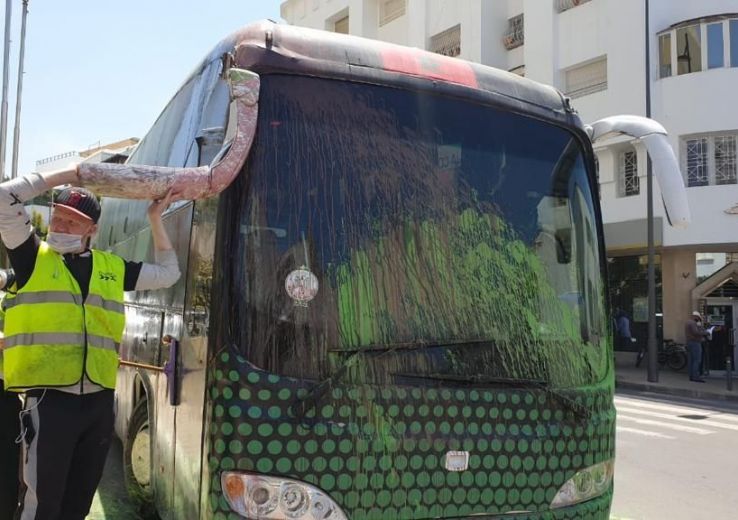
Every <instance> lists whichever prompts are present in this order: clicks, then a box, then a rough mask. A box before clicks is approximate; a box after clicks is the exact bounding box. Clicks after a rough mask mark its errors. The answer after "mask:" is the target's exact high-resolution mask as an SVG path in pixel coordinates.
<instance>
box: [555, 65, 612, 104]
mask: <svg viewBox="0 0 738 520" xmlns="http://www.w3.org/2000/svg"><path fill="white" fill-rule="evenodd" d="M565 81H566V95H567V96H570V97H573V98H576V97H581V96H586V95H587V94H592V93H594V92H599V91H600V90H605V89H607V56H605V57H604V58H600V59H598V60H597V61H594V62H591V63H587V64H586V65H579V66H577V67H574V68H572V69H569V70H567V71H566V79H565Z"/></svg>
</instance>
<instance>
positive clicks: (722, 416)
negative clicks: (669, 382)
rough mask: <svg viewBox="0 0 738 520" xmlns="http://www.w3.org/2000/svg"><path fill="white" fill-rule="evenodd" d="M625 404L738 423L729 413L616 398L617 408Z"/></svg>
mask: <svg viewBox="0 0 738 520" xmlns="http://www.w3.org/2000/svg"><path fill="white" fill-rule="evenodd" d="M619 402H620V403H622V404H625V405H626V406H636V407H638V408H648V409H652V410H663V411H667V412H675V413H680V414H685V415H686V414H690V415H704V416H706V417H710V418H719V419H721V420H723V421H730V422H738V415H735V414H730V413H728V412H717V411H714V410H705V409H700V408H688V407H686V406H675V405H668V404H655V403H650V402H644V401H636V400H633V399H623V398H619V397H616V398H615V406H616V407H617V406H618V403H619Z"/></svg>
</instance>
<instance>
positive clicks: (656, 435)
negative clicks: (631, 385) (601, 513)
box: [612, 393, 738, 520]
mask: <svg viewBox="0 0 738 520" xmlns="http://www.w3.org/2000/svg"><path fill="white" fill-rule="evenodd" d="M615 406H616V408H617V410H618V421H617V455H616V466H615V498H614V503H613V506H612V516H613V517H614V518H619V519H629V520H630V519H633V520H635V519H648V520H659V519H669V520H680V519H685V520H686V519H690V520H694V519H702V518H716V519H717V518H735V517H736V511H738V492H736V482H735V461H736V453H738V435H736V432H738V406H735V405H733V406H732V407H731V406H726V404H725V403H724V402H720V401H712V402H709V401H699V402H698V401H688V400H677V399H675V398H673V397H663V396H662V397H653V394H650V396H649V397H646V396H644V395H638V394H624V393H618V394H617V395H616V397H615Z"/></svg>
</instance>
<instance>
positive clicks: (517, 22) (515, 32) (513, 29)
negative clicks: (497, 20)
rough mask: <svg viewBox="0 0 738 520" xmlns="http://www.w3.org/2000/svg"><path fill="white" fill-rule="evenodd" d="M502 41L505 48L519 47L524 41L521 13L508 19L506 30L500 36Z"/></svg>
mask: <svg viewBox="0 0 738 520" xmlns="http://www.w3.org/2000/svg"><path fill="white" fill-rule="evenodd" d="M502 43H503V45H505V48H506V49H507V50H510V49H514V48H515V47H520V46H521V45H523V44H524V43H525V35H524V31H523V15H522V14H521V15H518V16H516V17H515V18H510V20H508V26H507V32H506V33H505V36H503V38H502Z"/></svg>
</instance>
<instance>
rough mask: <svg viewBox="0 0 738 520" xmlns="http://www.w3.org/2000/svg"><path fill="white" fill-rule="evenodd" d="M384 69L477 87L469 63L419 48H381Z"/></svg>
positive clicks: (474, 75)
mask: <svg viewBox="0 0 738 520" xmlns="http://www.w3.org/2000/svg"><path fill="white" fill-rule="evenodd" d="M382 66H383V68H384V69H387V70H391V71H394V72H402V73H404V74H412V75H414V76H422V77H425V78H433V79H439V80H442V81H448V82H449V83H458V84H460V85H466V86H468V87H473V88H477V86H478V85H477V76H476V74H474V70H473V69H472V67H471V64H470V63H468V62H466V61H463V60H457V59H455V58H450V57H448V56H442V55H440V54H432V53H429V52H427V51H421V50H419V49H403V48H389V49H387V48H385V49H383V50H382Z"/></svg>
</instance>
